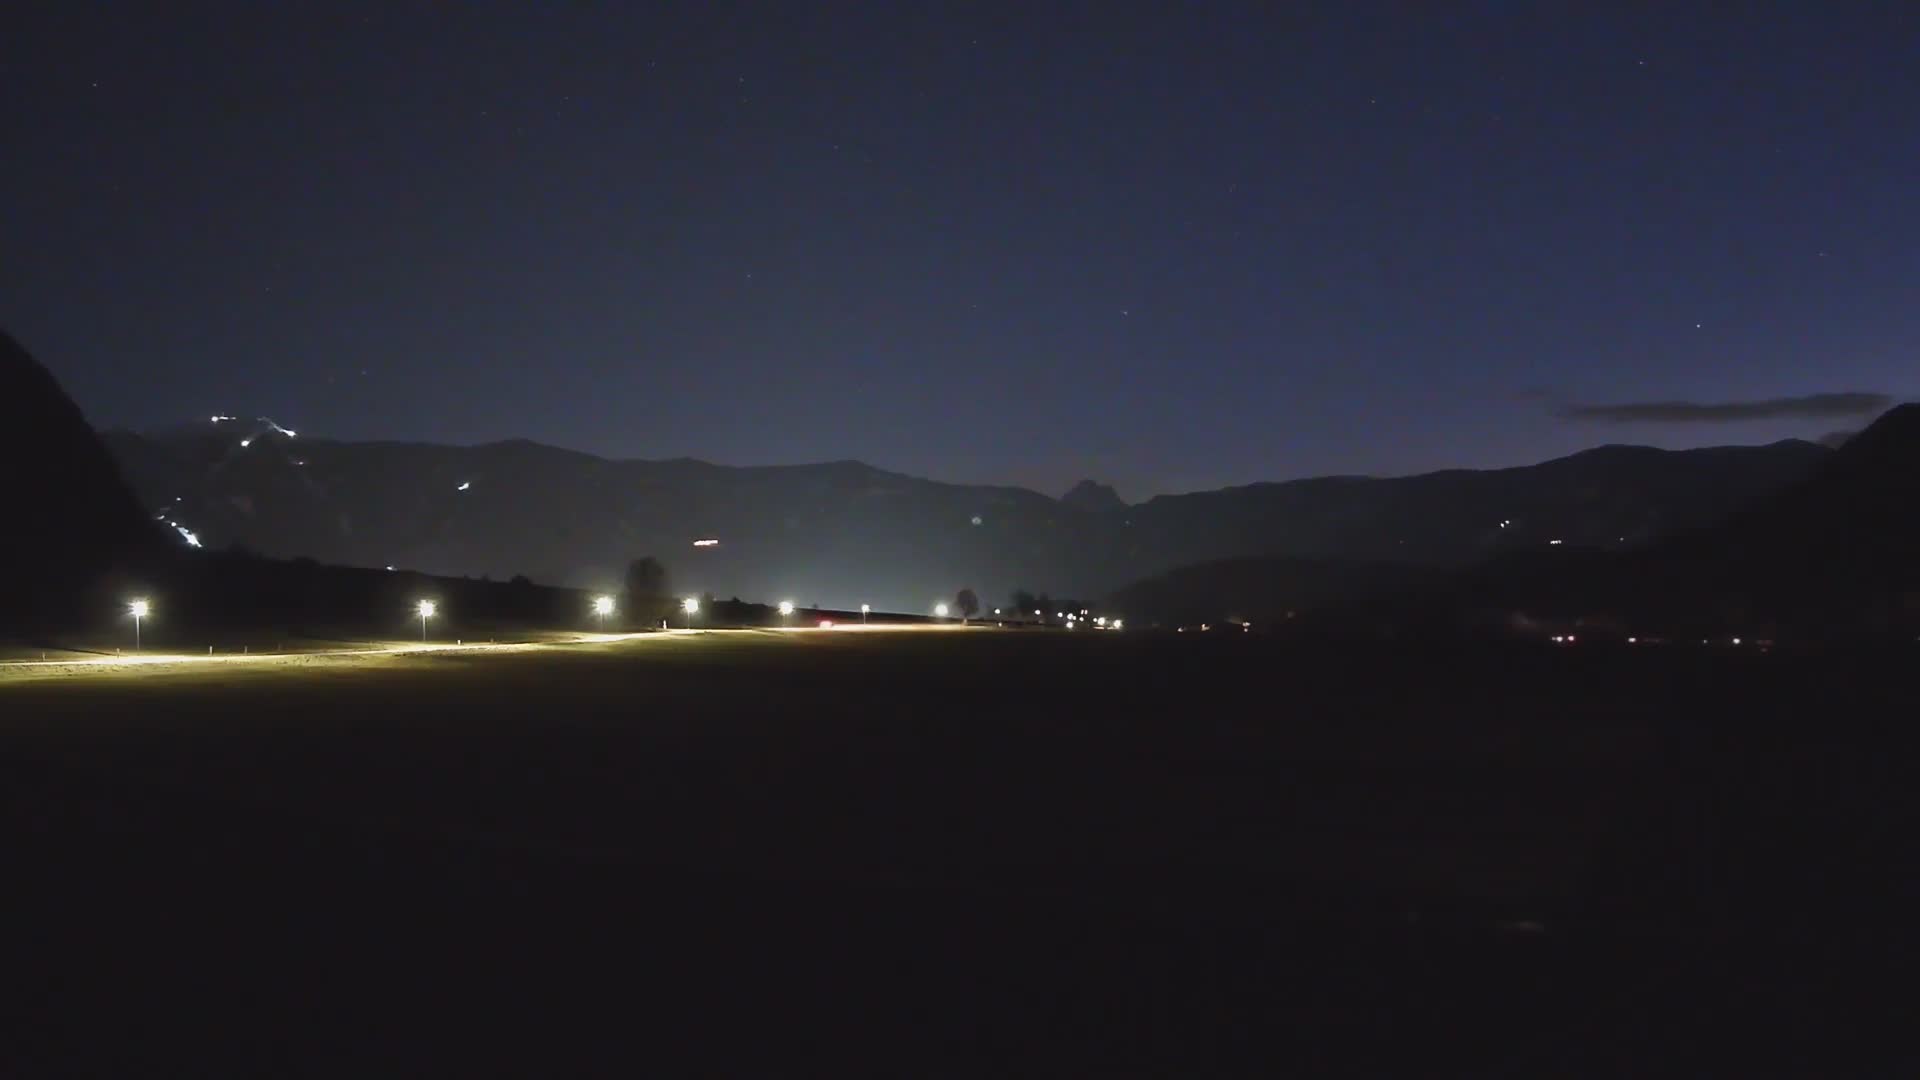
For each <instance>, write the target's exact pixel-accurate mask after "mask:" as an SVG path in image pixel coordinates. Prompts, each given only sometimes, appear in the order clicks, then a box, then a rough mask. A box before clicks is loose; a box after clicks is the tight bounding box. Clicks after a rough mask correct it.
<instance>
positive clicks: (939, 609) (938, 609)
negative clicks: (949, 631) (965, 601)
mask: <svg viewBox="0 0 1920 1080" xmlns="http://www.w3.org/2000/svg"><path fill="white" fill-rule="evenodd" d="M933 617H934V618H936V619H944V618H946V617H947V605H945V604H935V605H933Z"/></svg>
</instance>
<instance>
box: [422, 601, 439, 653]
mask: <svg viewBox="0 0 1920 1080" xmlns="http://www.w3.org/2000/svg"><path fill="white" fill-rule="evenodd" d="M418 610H419V612H420V643H421V644H422V645H424V644H426V643H427V620H428V619H431V618H433V617H434V615H435V614H437V613H438V612H439V610H440V605H438V604H436V603H434V602H433V601H431V600H422V601H420V606H419V609H418Z"/></svg>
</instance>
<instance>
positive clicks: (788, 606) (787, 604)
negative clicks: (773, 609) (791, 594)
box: [780, 600, 793, 615]
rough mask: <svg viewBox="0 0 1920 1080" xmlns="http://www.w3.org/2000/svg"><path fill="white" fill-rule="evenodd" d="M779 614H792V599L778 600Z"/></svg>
mask: <svg viewBox="0 0 1920 1080" xmlns="http://www.w3.org/2000/svg"><path fill="white" fill-rule="evenodd" d="M780 614H782V615H791V614H793V601H791V600H782V601H780Z"/></svg>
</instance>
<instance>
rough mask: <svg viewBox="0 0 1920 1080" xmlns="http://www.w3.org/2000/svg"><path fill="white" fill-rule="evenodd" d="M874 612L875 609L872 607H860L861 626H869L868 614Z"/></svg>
mask: <svg viewBox="0 0 1920 1080" xmlns="http://www.w3.org/2000/svg"><path fill="white" fill-rule="evenodd" d="M872 610H873V608H872V606H871V605H868V604H861V605H860V625H861V626H865V625H867V612H869V611H872Z"/></svg>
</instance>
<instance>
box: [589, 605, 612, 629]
mask: <svg viewBox="0 0 1920 1080" xmlns="http://www.w3.org/2000/svg"><path fill="white" fill-rule="evenodd" d="M593 614H594V616H595V617H597V618H598V619H599V620H600V632H601V633H603V634H604V633H606V631H607V616H609V615H611V614H613V597H611V596H596V597H594V598H593Z"/></svg>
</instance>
